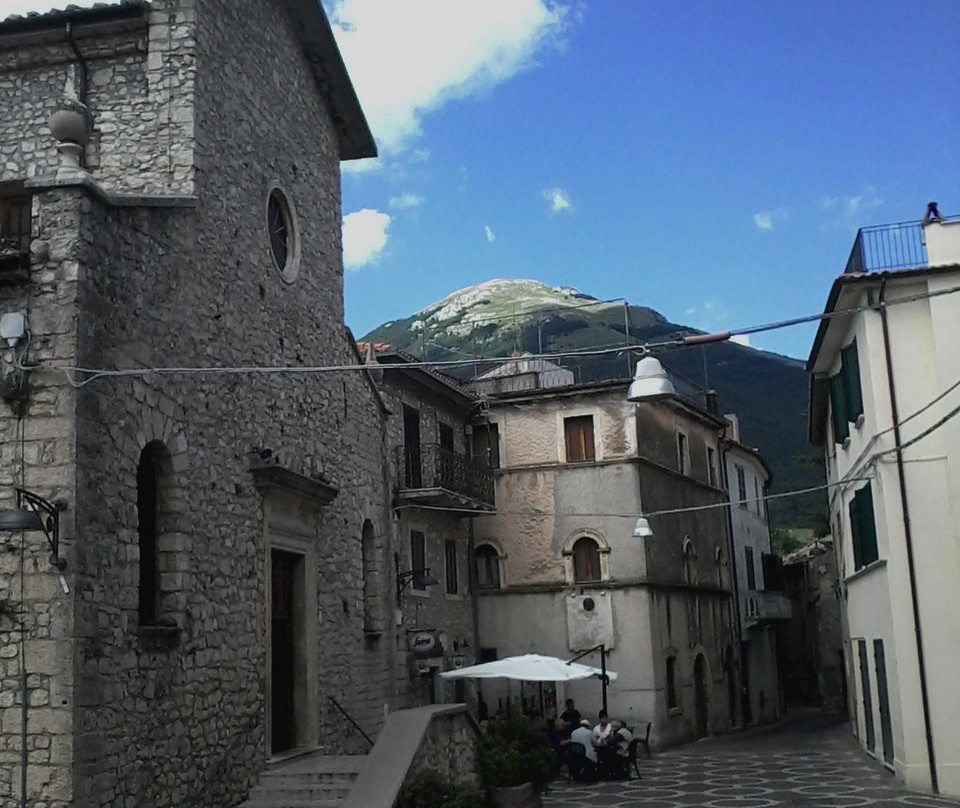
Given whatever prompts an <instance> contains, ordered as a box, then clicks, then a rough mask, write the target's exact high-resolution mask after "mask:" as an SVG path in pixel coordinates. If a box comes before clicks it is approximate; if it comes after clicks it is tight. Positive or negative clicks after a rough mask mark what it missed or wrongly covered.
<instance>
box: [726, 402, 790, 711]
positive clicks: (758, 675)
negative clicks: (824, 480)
mask: <svg viewBox="0 0 960 808" xmlns="http://www.w3.org/2000/svg"><path fill="white" fill-rule="evenodd" d="M727 419H728V420H729V421H730V429H729V437H728V439H727V440H725V441H723V444H722V450H723V462H724V470H725V474H726V477H725V481H726V486H727V489H728V490H729V492H730V533H731V536H732V551H731V555H732V556H733V559H734V563H735V565H736V567H735V570H736V578H735V581H734V586H735V590H734V596H735V599H736V601H737V604H738V607H739V614H738V618H739V634H740V666H741V670H742V676H741V705H740V708H741V711H742V715H743V721H744V723H746V724H757V723H759V724H763V723H770V722H773V721H776V720H778V719H779V718H780V714H781V698H780V679H779V675H778V670H777V624H778V623H779V622H780V621H782V620H786V619H788V618H789V617H790V603H789V601H788V600H787V597H786V595H784V593H783V591H782V590H783V586H782V576H781V575H780V574H779V572H780V566H779V558H778V557H777V556H776V555H775V554H774V553H773V548H772V546H771V544H770V523H769V521H768V518H767V507H766V499H765V497H766V495H767V486H768V484H769V480H770V470H769V469H768V468H767V465H766V463H764V462H763V458H761V457H760V455H759V454H758V453H757V452H755V451H754V450H752V449H748V448H747V447H746V446H743V445H742V444H741V443H740V442H739V441H740V434H739V433H740V430H739V424H738V422H737V419H736V417H735V416H729V415H728V416H727Z"/></svg>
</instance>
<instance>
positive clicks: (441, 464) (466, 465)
mask: <svg viewBox="0 0 960 808" xmlns="http://www.w3.org/2000/svg"><path fill="white" fill-rule="evenodd" d="M397 460H398V463H397V466H398V469H399V471H400V490H399V494H398V499H399V500H401V501H402V502H407V503H411V504H418V505H431V506H433V507H440V508H449V509H451V512H454V513H459V514H460V515H461V516H471V515H473V514H475V513H477V512H484V511H489V510H491V509H492V508H493V504H494V497H493V489H494V485H493V472H492V471H491V470H490V469H488V468H486V467H484V466H483V465H482V464H480V463H478V462H477V461H476V460H473V459H472V458H469V457H466V456H465V455H462V454H458V453H456V452H452V451H450V450H449V449H445V448H443V447H442V446H439V445H437V444H427V445H425V446H419V447H409V446H398V447H397Z"/></svg>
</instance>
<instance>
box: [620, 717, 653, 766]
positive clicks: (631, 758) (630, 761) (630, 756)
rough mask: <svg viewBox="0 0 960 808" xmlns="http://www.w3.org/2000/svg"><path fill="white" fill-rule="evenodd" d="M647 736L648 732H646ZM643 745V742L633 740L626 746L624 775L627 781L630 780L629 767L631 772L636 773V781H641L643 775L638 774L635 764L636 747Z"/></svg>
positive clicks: (636, 739)
mask: <svg viewBox="0 0 960 808" xmlns="http://www.w3.org/2000/svg"><path fill="white" fill-rule="evenodd" d="M648 726H649V725H648ZM647 733H648V735H649V730H647ZM642 743H643V740H642V739H640V738H634V739H633V740H632V741H630V743H629V744H628V745H627V761H626V766H625V768H626V775H627V779H628V780H629V779H630V766H631V765H632V766H633V770H634V771H635V772H636V773H637V779H638V780H642V779H643V775H642V774H640V764H638V763H637V747H638V746H639V745H640V744H642Z"/></svg>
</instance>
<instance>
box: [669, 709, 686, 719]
mask: <svg viewBox="0 0 960 808" xmlns="http://www.w3.org/2000/svg"><path fill="white" fill-rule="evenodd" d="M679 715H683V710H682V709H680V708H679V707H668V708H667V718H676V717H677V716H679Z"/></svg>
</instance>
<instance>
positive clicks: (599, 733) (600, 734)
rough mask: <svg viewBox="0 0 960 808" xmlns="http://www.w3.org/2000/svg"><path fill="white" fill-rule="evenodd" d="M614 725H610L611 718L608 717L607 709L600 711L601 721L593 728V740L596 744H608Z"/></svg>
mask: <svg viewBox="0 0 960 808" xmlns="http://www.w3.org/2000/svg"><path fill="white" fill-rule="evenodd" d="M611 732H613V727H612V726H611V725H610V719H609V718H607V711H606V710H601V711H600V723H599V724H597V725H596V726H595V727H594V728H593V742H594V744H595V745H596V746H606V744H607V741H608V740H609V738H610V733H611Z"/></svg>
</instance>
